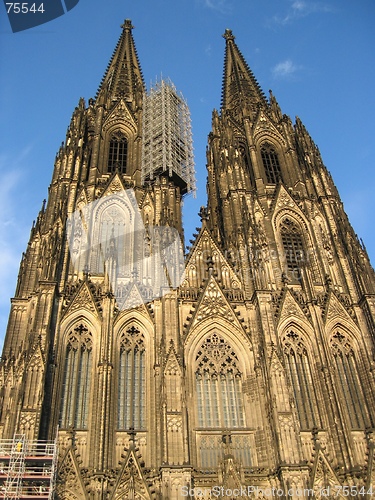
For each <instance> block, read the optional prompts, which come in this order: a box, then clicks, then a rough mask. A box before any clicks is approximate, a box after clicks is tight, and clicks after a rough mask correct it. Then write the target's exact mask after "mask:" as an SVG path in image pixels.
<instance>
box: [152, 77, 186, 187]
mask: <svg viewBox="0 0 375 500" xmlns="http://www.w3.org/2000/svg"><path fill="white" fill-rule="evenodd" d="M166 172H167V173H168V176H169V177H170V178H171V179H172V180H173V181H174V182H175V184H176V185H178V186H179V187H180V189H181V193H182V194H185V193H189V192H193V193H195V170H194V155H193V140H192V133H191V121H190V112H189V108H188V106H187V103H186V101H185V99H184V97H183V96H182V94H181V93H178V92H177V90H176V87H175V86H174V85H173V83H172V82H171V81H170V80H167V81H166V80H161V81H160V82H157V83H156V84H155V85H153V86H152V87H151V89H150V91H149V92H148V93H147V94H146V95H145V97H144V100H143V137H142V182H143V183H145V182H146V181H147V180H152V179H154V178H156V177H158V176H160V175H162V174H163V173H166Z"/></svg>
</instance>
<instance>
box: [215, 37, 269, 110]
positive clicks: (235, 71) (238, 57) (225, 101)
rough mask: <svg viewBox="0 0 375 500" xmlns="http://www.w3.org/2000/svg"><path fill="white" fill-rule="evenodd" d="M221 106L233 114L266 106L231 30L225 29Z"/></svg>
mask: <svg viewBox="0 0 375 500" xmlns="http://www.w3.org/2000/svg"><path fill="white" fill-rule="evenodd" d="M223 37H224V38H225V40H226V47H225V60H224V74H223V87H222V95H221V108H222V110H223V111H231V112H234V114H239V113H243V115H246V114H247V115H248V114H250V115H251V116H253V115H254V113H255V112H256V110H257V108H258V106H259V105H265V106H268V103H267V100H266V97H265V95H264V93H263V91H262V89H261V88H260V86H259V84H258V82H257V80H256V78H255V77H254V75H253V73H252V72H251V70H250V68H249V66H248V65H247V63H246V61H245V59H244V57H243V55H242V54H241V52H240V50H239V49H238V47H237V45H236V42H235V41H234V39H235V37H234V35H233V33H232V30H229V29H226V30H225V33H224V35H223Z"/></svg>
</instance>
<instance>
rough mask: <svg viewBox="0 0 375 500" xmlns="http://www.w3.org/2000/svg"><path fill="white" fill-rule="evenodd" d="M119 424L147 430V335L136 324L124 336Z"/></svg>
mask: <svg viewBox="0 0 375 500" xmlns="http://www.w3.org/2000/svg"><path fill="white" fill-rule="evenodd" d="M118 390H119V393H118V413H117V427H118V429H119V430H128V429H135V430H144V429H145V426H146V419H145V402H146V373H145V343H144V336H143V334H142V333H141V332H140V331H139V330H138V328H136V327H135V326H131V327H130V328H128V329H127V330H126V331H125V332H124V333H123V334H122V336H121V341H120V366H119V384H118Z"/></svg>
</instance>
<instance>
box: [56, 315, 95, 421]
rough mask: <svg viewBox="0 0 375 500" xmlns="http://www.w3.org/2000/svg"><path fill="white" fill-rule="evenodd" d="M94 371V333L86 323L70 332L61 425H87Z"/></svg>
mask: <svg viewBox="0 0 375 500" xmlns="http://www.w3.org/2000/svg"><path fill="white" fill-rule="evenodd" d="M91 371H92V335H91V333H90V331H89V329H88V328H87V326H86V325H85V324H83V323H81V324H79V325H78V326H76V327H75V328H74V329H73V330H72V331H71V332H70V333H69V336H68V343H67V347H66V356H65V367H64V378H63V388H62V401H61V410H60V427H61V428H63V429H66V428H68V427H72V426H73V427H74V428H75V429H87V424H88V408H89V398H90V388H91Z"/></svg>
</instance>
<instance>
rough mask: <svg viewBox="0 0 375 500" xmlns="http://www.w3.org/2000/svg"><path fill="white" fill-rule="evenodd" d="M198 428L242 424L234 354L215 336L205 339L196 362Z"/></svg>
mask: <svg viewBox="0 0 375 500" xmlns="http://www.w3.org/2000/svg"><path fill="white" fill-rule="evenodd" d="M195 366H196V370H195V384H196V394H197V403H198V407H197V411H198V426H199V427H200V428H208V427H216V428H217V427H222V428H238V427H243V426H244V425H245V422H244V408H243V393H242V374H241V372H240V370H239V361H238V358H237V355H236V353H235V352H234V350H233V349H232V348H231V346H230V345H229V344H228V342H227V341H226V340H224V338H222V337H221V336H220V335H218V334H217V333H214V334H212V335H211V336H210V337H208V338H206V339H205V341H204V342H203V343H202V345H201V347H200V349H199V351H198V353H197V356H196V360H195Z"/></svg>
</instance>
